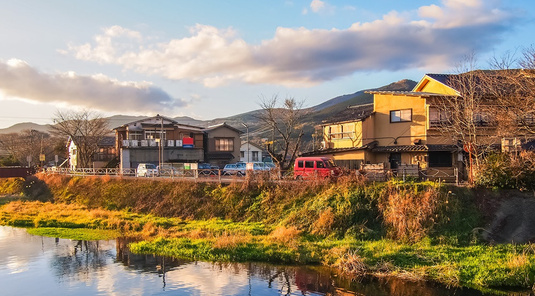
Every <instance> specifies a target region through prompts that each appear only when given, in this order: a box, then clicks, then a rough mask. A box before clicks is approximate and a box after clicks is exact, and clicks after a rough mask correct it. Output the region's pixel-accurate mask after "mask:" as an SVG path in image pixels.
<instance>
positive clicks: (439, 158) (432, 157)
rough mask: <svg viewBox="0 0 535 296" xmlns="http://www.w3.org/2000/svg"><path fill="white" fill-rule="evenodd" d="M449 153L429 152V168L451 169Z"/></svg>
mask: <svg viewBox="0 0 535 296" xmlns="http://www.w3.org/2000/svg"><path fill="white" fill-rule="evenodd" d="M451 166H452V160H451V152H448V151H434V152H429V167H451Z"/></svg>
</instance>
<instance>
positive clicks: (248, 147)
mask: <svg viewBox="0 0 535 296" xmlns="http://www.w3.org/2000/svg"><path fill="white" fill-rule="evenodd" d="M240 161H241V162H253V161H262V148H260V147H258V146H256V145H254V144H252V143H249V142H244V143H242V144H241V147H240Z"/></svg>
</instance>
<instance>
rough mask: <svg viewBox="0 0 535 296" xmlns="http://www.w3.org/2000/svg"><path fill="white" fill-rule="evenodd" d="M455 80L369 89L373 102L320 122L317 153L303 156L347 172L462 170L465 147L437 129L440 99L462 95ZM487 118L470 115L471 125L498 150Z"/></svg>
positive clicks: (443, 117)
mask: <svg viewBox="0 0 535 296" xmlns="http://www.w3.org/2000/svg"><path fill="white" fill-rule="evenodd" d="M460 75H466V74H460ZM498 75H499V73H498ZM457 77H458V76H456V75H448V74H427V75H425V76H424V77H423V78H422V79H421V80H420V82H419V83H418V84H417V85H416V86H415V87H414V89H413V90H412V91H380V90H376V91H369V93H371V94H373V95H374V102H373V104H368V105H359V106H351V107H348V108H347V109H346V110H345V111H343V112H341V113H339V114H336V116H335V117H334V118H333V119H331V120H326V121H325V122H323V123H322V124H321V125H320V126H319V129H320V130H321V131H322V137H323V139H322V140H323V141H322V149H320V150H317V151H311V152H308V153H303V155H305V156H312V155H317V156H328V157H332V158H333V159H334V160H335V162H336V163H337V164H338V165H340V166H344V167H346V168H350V169H355V168H359V167H360V166H361V165H362V164H382V166H383V167H385V168H389V169H398V168H399V167H400V165H403V166H406V165H413V166H418V167H419V168H420V169H422V170H427V171H442V172H452V171H453V170H454V169H455V168H457V169H464V167H463V165H464V157H465V156H466V155H465V154H466V153H465V152H463V148H465V149H466V144H465V143H461V142H457V141H455V142H454V140H453V139H452V138H451V137H448V136H446V135H444V134H443V133H442V132H443V130H441V127H443V126H444V125H447V124H450V123H451V121H450V120H452V119H451V118H449V116H448V114H447V112H445V111H444V109H441V108H439V107H440V106H443V105H444V104H441V103H443V102H445V101H444V100H454V99H463V97H462V93H461V92H462V91H461V90H460V89H458V87H457V86H456V84H455V83H454V81H455V79H454V78H457ZM475 89H477V90H480V91H482V90H483V89H484V88H483V87H476V88H475ZM487 97H489V96H488V95H487V94H485V98H486V99H488V102H490V103H489V104H488V105H486V107H487V108H495V107H493V106H495V105H493V104H492V98H490V97H489V98H487ZM490 114H491V112H480V113H477V114H474V119H475V120H474V123H475V125H476V128H477V133H478V135H479V136H482V138H483V139H486V138H488V139H489V140H488V143H485V144H486V145H498V147H499V146H500V142H496V140H490V139H491V137H487V136H489V135H492V134H493V133H495V126H493V125H492V122H493V119H492V118H491V117H492V116H491V115H490ZM493 141H494V142H493ZM495 142H496V143H495ZM506 143H513V144H514V143H516V142H515V141H506ZM517 146H518V143H517Z"/></svg>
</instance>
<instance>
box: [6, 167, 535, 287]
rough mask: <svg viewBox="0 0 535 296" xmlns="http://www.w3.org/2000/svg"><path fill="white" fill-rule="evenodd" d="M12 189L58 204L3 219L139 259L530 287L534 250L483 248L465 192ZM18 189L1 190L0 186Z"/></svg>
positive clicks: (112, 184) (350, 186) (333, 187)
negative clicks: (121, 243) (114, 244)
mask: <svg viewBox="0 0 535 296" xmlns="http://www.w3.org/2000/svg"><path fill="white" fill-rule="evenodd" d="M11 182H12V183H17V182H18V183H20V184H22V185H23V184H24V182H26V183H29V182H30V183H31V182H34V183H33V184H30V185H31V186H30V187H35V188H33V189H32V188H28V187H26V186H19V187H20V188H26V190H27V193H26V194H24V195H25V197H26V198H33V199H43V200H44V199H46V198H44V197H43V193H44V194H45V195H46V194H49V197H48V198H51V197H52V198H51V200H52V201H53V203H49V202H45V203H43V202H36V201H31V202H30V201H11V202H10V203H7V204H6V205H4V206H2V207H1V208H0V223H2V224H4V225H13V226H19V227H20V226H23V227H63V228H70V229H73V228H82V229H83V228H90V229H103V230H114V231H118V232H117V233H118V234H120V235H127V236H134V237H137V238H140V239H143V241H141V242H138V243H135V244H132V246H131V248H132V250H133V251H136V252H144V253H155V254H160V255H168V256H175V257H186V258H190V259H198V260H210V261H265V262H278V263H282V262H284V263H297V264H304V263H307V264H309V263H313V264H325V265H329V266H335V267H338V268H339V269H340V270H342V271H343V272H346V273H349V274H352V275H354V276H360V275H364V274H374V275H380V276H382V275H393V276H398V277H403V278H407V279H411V280H432V281H437V282H441V283H444V284H446V285H451V286H470V287H477V288H479V289H486V288H488V287H500V288H504V287H505V288H507V287H509V288H524V289H531V288H532V287H533V284H534V281H535V279H534V275H535V263H532V262H535V255H534V253H535V251H534V247H533V245H530V244H523V245H511V244H506V245H497V246H491V245H488V244H486V243H484V242H482V241H481V240H480V237H479V233H478V231H477V230H478V229H479V227H482V226H483V224H484V223H485V222H484V218H485V213H481V212H480V211H478V208H477V207H476V206H475V204H474V200H475V198H474V196H473V195H471V193H470V192H469V190H468V189H463V188H447V187H444V186H441V185H440V184H434V183H395V182H394V183H383V184H375V185H369V184H368V185H366V184H363V183H359V182H358V181H355V180H345V181H343V182H344V183H340V184H329V183H321V182H320V183H316V184H311V183H300V184H299V186H296V184H295V183H294V184H290V185H284V184H282V185H281V184H279V185H273V184H260V183H244V184H231V185H229V186H224V187H222V186H216V185H213V184H189V185H188V184H181V183H176V182H155V181H151V180H147V181H146V180H134V181H131V180H115V179H114V180H106V179H97V178H88V179H83V178H68V179H63V178H62V179H56V178H55V177H54V178H51V177H50V176H41V177H40V178H39V179H37V180H33V181H24V180H18V181H17V180H13V181H11ZM34 184H37V185H34ZM187 185H188V186H187ZM15 187H17V186H15V185H13V184H10V185H9V186H7V184H6V183H0V191H1V190H2V188H11V189H13V188H15ZM12 191H13V190H12ZM154 191H156V192H154ZM21 192H22V191H21ZM32 192H39V193H40V194H39V195H36V194H35V193H34V195H33V196H32V195H31V194H32ZM11 194H17V192H16V190H14V192H11ZM113 196H115V198H113ZM185 202H187V203H186V204H184V203H185ZM0 204H1V203H0ZM118 209H120V210H118ZM163 216H167V217H163ZM81 232H83V230H82V231H81Z"/></svg>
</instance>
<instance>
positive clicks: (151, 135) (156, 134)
mask: <svg viewBox="0 0 535 296" xmlns="http://www.w3.org/2000/svg"><path fill="white" fill-rule="evenodd" d="M160 135H162V138H163V139H164V140H165V132H164V131H163V132H162V131H145V139H147V140H153V139H159V138H160Z"/></svg>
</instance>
